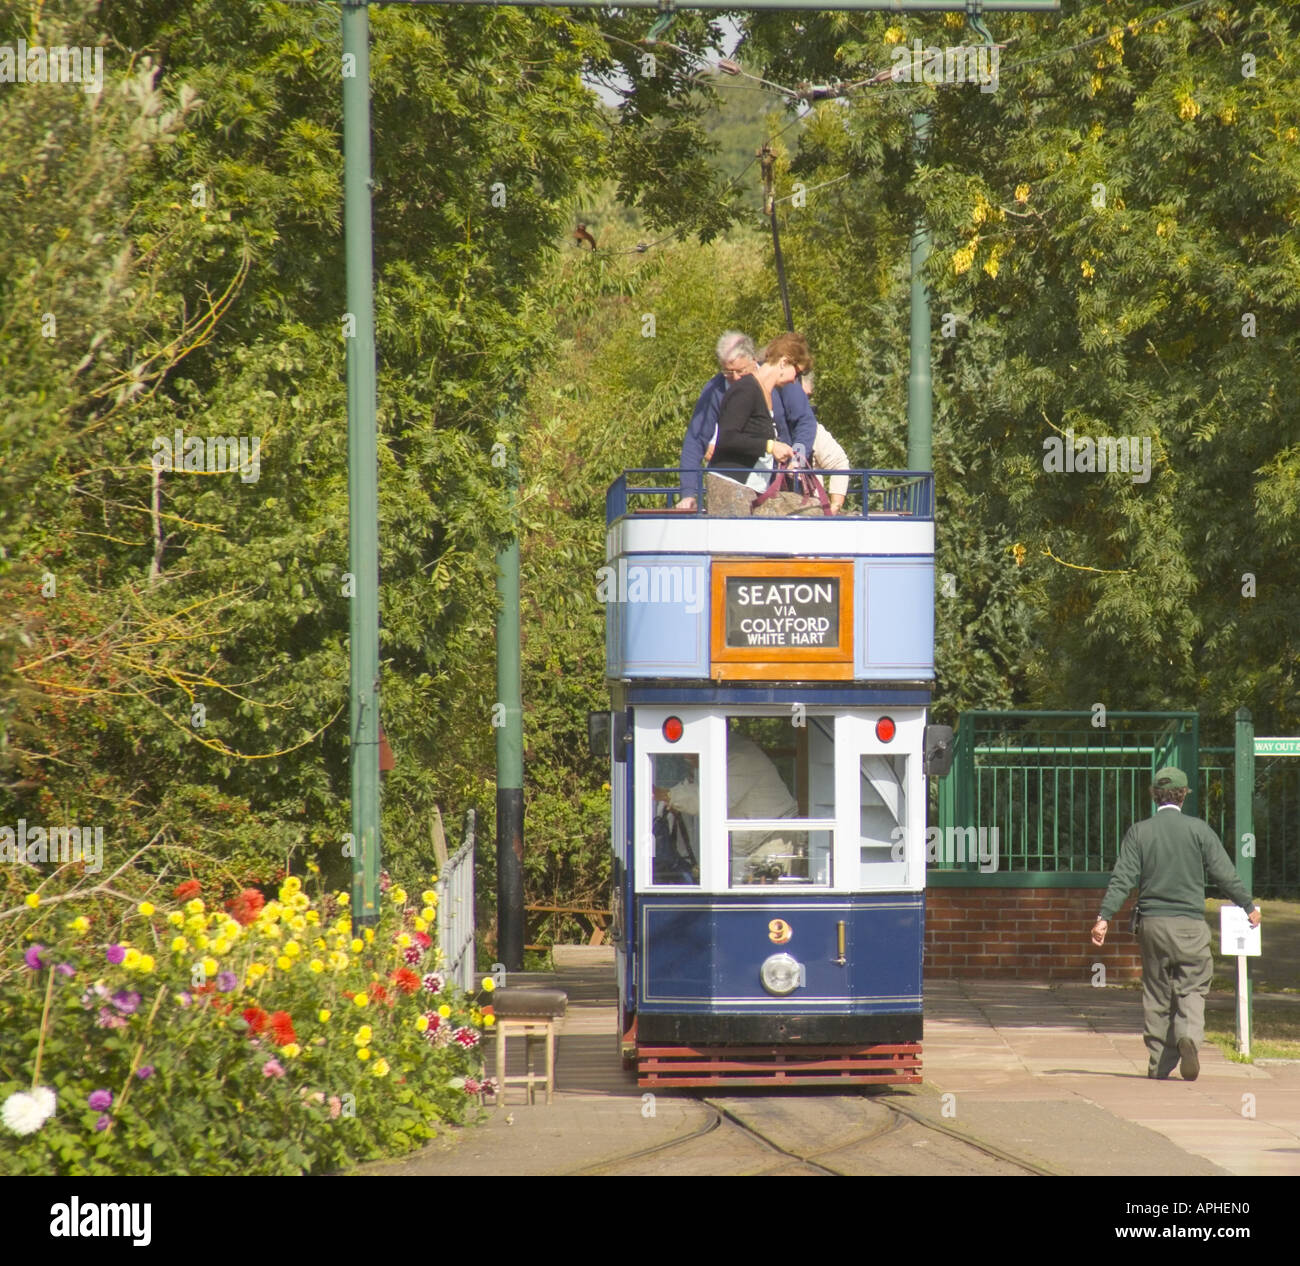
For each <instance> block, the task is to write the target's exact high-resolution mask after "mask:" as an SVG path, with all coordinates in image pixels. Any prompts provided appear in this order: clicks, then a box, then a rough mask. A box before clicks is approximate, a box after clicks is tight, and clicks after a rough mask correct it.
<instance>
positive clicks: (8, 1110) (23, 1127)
mask: <svg viewBox="0 0 1300 1266" xmlns="http://www.w3.org/2000/svg"><path fill="white" fill-rule="evenodd" d="M53 1113H54V1091H52V1090H49V1089H47V1088H46V1087H45V1086H40V1087H38V1088H37V1089H36V1090H33V1091H32V1092H31V1094H27V1093H25V1092H24V1091H21V1090H20V1091H18V1092H17V1093H16V1094H12V1095H10V1096H9V1098H8V1099H6V1100H5V1105H4V1108H3V1109H0V1117H3V1118H4V1123H5V1125H7V1126H8V1127H9V1129H11V1130H12V1131H13V1132H14V1133H15V1134H35V1133H36V1131H37V1130H39V1129H40V1128H41V1126H43V1125H44V1124H45V1122H46V1121H47V1120H48V1119H49V1118H50V1117H51V1116H52V1115H53Z"/></svg>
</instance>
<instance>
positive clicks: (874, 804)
mask: <svg viewBox="0 0 1300 1266" xmlns="http://www.w3.org/2000/svg"><path fill="white" fill-rule="evenodd" d="M860 773H861V796H862V799H861V804H862V810H861V819H860V821H861V829H860V832H859V835H860V839H859V854H860V857H861V868H862V884H863V886H864V887H873V886H875V885H876V884H879V883H882V882H887V881H888V878H889V876H890V875H892V874H894V872H898V873H900V874H901V873H903V871H904V869H905V868H904V865H903V862H902V860H901V856H900V853H901V849H900V842H901V841H902V840H903V839H904V834H905V832H906V830H907V757H906V756H877V755H871V754H867V753H864V754H863V756H862V760H861V765H860Z"/></svg>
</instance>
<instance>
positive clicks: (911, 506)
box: [605, 466, 934, 524]
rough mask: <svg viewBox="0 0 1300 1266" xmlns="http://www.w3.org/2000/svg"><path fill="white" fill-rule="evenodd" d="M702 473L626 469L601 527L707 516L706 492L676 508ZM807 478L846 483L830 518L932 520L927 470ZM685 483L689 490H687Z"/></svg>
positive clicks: (692, 491) (675, 469) (844, 472)
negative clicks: (624, 520) (630, 518)
mask: <svg viewBox="0 0 1300 1266" xmlns="http://www.w3.org/2000/svg"><path fill="white" fill-rule="evenodd" d="M703 473H707V472H700V471H687V470H683V469H682V468H681V467H673V466H639V467H636V468H634V469H631V470H625V471H624V472H623V473H622V474H621V475H620V476H619V477H618V478H617V479H616V480H614V482H613V483H612V484H610V486H609V491H608V492H606V493H605V522H606V523H607V524H609V523H613V522H614V520H615V519H617V518H619V517H621V516H622V515H625V514H627V513H628V512H629V509H631V510H632V511H633V512H635V513H637V514H654V513H656V512H658V513H661V514H664V515H674V516H675V515H682V514H692V515H707V514H708V513H709V511H708V504H707V502H708V497H707V492H706V494H705V496H704V497H703V498H702V499H701V500H700V502H699V503H698V504H697V507H696V509H694V510H682V509H678V508H677V504H676V503H677V502H678V501H680V500H681V499H682V498H683V497H687V496H694V495H695V494H696V491H697V489H698V487H699V481H700V479H701V476H702V474H703ZM812 473H813V474H815V475H816V476H817V478H818V479H820V480H821V481H822V483H823V485H825V482H826V480H827V479H828V478H829V477H830V476H832V475H839V476H845V477H847V478H848V481H849V485H848V491H847V495H846V497H845V501H844V506H843V508H842V509H841V510H840V512H839V513H838V514H837V515H835V516H834V517H835V518H841V519H881V518H891V519H892V518H899V517H908V518H914V519H933V518H934V475H933V474H932V473H930V472H929V471H916V470H816V471H813V472H812ZM634 475H635V476H642V475H650V476H656V477H657V478H656V479H655V480H654V481H653V482H649V483H647V482H644V481H638V482H637V483H635V484H633V483H630V482H629V477H630V476H634ZM688 480H689V484H690V485H693V486H690V487H689V490H688ZM637 500H647V501H648V502H649V504H648V505H637V504H636V502H637ZM814 504H815V502H814ZM714 517H717V515H716V514H715V515H714ZM730 517H738V516H730ZM813 517H818V516H813Z"/></svg>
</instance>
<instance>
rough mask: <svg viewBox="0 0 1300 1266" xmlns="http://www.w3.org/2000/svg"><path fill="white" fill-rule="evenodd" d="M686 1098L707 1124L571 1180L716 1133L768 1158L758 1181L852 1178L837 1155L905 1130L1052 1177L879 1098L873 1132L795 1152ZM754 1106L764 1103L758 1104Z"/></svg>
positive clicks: (723, 1108) (710, 1101) (717, 1108)
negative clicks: (799, 1174) (785, 1174)
mask: <svg viewBox="0 0 1300 1266" xmlns="http://www.w3.org/2000/svg"><path fill="white" fill-rule="evenodd" d="M686 1093H689V1094H690V1097H691V1098H693V1099H695V1100H696V1101H697V1102H698V1103H700V1104H701V1105H702V1106H703V1107H704V1108H705V1110H706V1111H707V1112H708V1114H709V1115H708V1119H707V1120H706V1121H705V1122H704V1124H703V1125H701V1126H699V1127H698V1128H696V1129H694V1130H692V1131H690V1132H689V1133H687V1134H684V1135H681V1136H680V1137H679V1138H674V1139H669V1140H667V1141H666V1142H663V1143H658V1144H655V1145H654V1146H653V1147H646V1148H639V1149H637V1150H636V1151H632V1152H627V1153H624V1154H623V1155H621V1156H617V1157H612V1158H611V1159H609V1160H605V1161H601V1162H599V1163H598V1164H595V1165H589V1166H584V1167H583V1168H582V1169H579V1170H575V1171H573V1174H574V1176H579V1175H582V1176H592V1177H595V1176H600V1175H608V1176H613V1175H616V1174H617V1173H619V1172H620V1171H623V1170H626V1168H627V1167H628V1166H635V1165H636V1164H637V1163H638V1162H641V1161H649V1160H652V1159H653V1158H656V1157H658V1158H663V1157H665V1156H668V1155H669V1154H671V1153H672V1152H674V1151H686V1150H687V1149H688V1148H689V1147H690V1145H691V1144H693V1143H698V1142H699V1141H701V1140H703V1139H705V1138H707V1137H708V1136H710V1135H713V1134H715V1133H717V1132H718V1131H720V1130H723V1131H725V1130H731V1131H735V1132H736V1133H738V1134H739V1135H741V1136H743V1137H744V1138H745V1139H746V1140H748V1141H749V1142H750V1143H751V1144H757V1145H758V1146H759V1147H761V1148H762V1149H764V1150H765V1151H767V1152H770V1153H771V1154H772V1157H773V1161H772V1164H771V1165H769V1166H767V1167H765V1168H762V1169H758V1170H751V1171H749V1172H750V1174H751V1175H752V1176H756V1177H757V1176H761V1175H763V1174H769V1173H774V1172H777V1171H780V1170H786V1169H788V1168H790V1167H791V1166H800V1167H803V1168H804V1170H805V1172H808V1171H811V1173H812V1174H813V1175H815V1176H822V1177H834V1178H840V1177H852V1176H854V1174H855V1172H856V1171H853V1170H848V1169H845V1168H841V1167H837V1166H836V1164H835V1162H834V1158H835V1156H836V1154H837V1153H843V1152H848V1151H850V1150H853V1151H855V1152H856V1151H858V1150H859V1149H863V1148H866V1149H868V1150H870V1149H871V1148H873V1147H875V1146H878V1145H879V1144H881V1143H883V1142H887V1141H892V1140H893V1139H894V1136H896V1135H899V1134H901V1133H902V1132H903V1131H905V1130H906V1129H907V1128H908V1127H909V1126H918V1127H920V1128H921V1129H922V1130H925V1131H927V1132H929V1133H931V1134H933V1135H937V1136H939V1137H941V1138H943V1139H945V1140H949V1141H951V1142H953V1143H956V1144H958V1145H960V1147H962V1148H966V1149H969V1150H970V1151H972V1152H975V1153H978V1154H980V1155H981V1156H983V1157H986V1158H988V1160H989V1161H994V1162H997V1163H999V1164H1001V1165H1004V1166H1010V1167H1012V1168H1013V1169H1015V1170H1018V1171H1020V1173H1021V1174H1023V1175H1025V1176H1032V1177H1050V1176H1054V1175H1055V1172H1056V1171H1054V1170H1050V1169H1046V1168H1044V1167H1043V1166H1041V1165H1038V1164H1036V1163H1035V1162H1033V1161H1031V1160H1028V1159H1026V1158H1025V1157H1022V1156H1016V1155H1014V1154H1013V1153H1011V1152H1007V1151H1005V1150H1003V1149H1002V1148H999V1147H996V1146H994V1145H992V1144H990V1143H987V1142H984V1141H982V1140H980V1139H975V1138H972V1137H970V1136H969V1135H967V1134H964V1133H962V1132H961V1131H960V1130H956V1129H953V1128H952V1127H950V1126H946V1125H941V1124H938V1123H936V1122H934V1121H930V1120H927V1119H926V1118H925V1117H924V1116H922V1115H921V1114H920V1113H918V1112H916V1111H914V1110H912V1109H910V1108H907V1107H904V1106H903V1105H902V1104H901V1103H897V1102H891V1101H890V1100H888V1099H884V1098H881V1097H876V1096H869V1098H870V1102H872V1103H873V1104H875V1105H878V1106H880V1107H882V1108H885V1109H886V1110H887V1111H888V1113H889V1117H888V1119H886V1120H885V1121H884V1122H883V1123H882V1124H881V1125H879V1126H878V1127H877V1128H874V1129H866V1130H864V1131H862V1132H861V1133H859V1134H856V1135H852V1136H851V1137H849V1138H847V1139H845V1140H844V1141H838V1140H836V1141H834V1142H832V1143H831V1144H830V1145H828V1146H823V1147H812V1148H808V1149H797V1148H792V1147H788V1146H783V1145H782V1143H781V1142H779V1141H778V1140H777V1139H775V1138H773V1137H771V1136H770V1135H769V1134H768V1133H765V1132H764V1131H763V1130H761V1129H759V1128H757V1127H756V1126H755V1125H754V1124H753V1123H752V1122H749V1121H746V1120H744V1119H743V1118H742V1117H741V1116H740V1115H738V1114H737V1112H736V1111H734V1110H733V1109H732V1108H731V1107H729V1106H728V1105H727V1104H726V1103H723V1102H720V1101H718V1100H716V1099H714V1098H711V1097H709V1096H707V1095H705V1094H702V1093H700V1092H698V1091H696V1092H686ZM864 1097H865V1096H864ZM755 1102H762V1101H761V1100H758V1099H756V1100H755Z"/></svg>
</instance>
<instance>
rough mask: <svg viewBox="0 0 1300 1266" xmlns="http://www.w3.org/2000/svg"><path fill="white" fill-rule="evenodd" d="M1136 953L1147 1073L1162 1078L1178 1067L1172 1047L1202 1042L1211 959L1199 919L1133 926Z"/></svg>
mask: <svg viewBox="0 0 1300 1266" xmlns="http://www.w3.org/2000/svg"><path fill="white" fill-rule="evenodd" d="M1138 944H1139V945H1140V946H1141V948H1142V1015H1143V1019H1144V1020H1145V1029H1146V1031H1145V1033H1144V1035H1143V1036H1144V1039H1145V1041H1146V1044H1147V1052H1148V1055H1149V1057H1150V1064H1149V1067H1150V1069H1151V1070H1154V1072H1155V1074H1156V1076H1159V1077H1165V1076H1168V1075H1169V1073H1171V1072H1172V1071H1173V1069H1174V1067H1175V1065H1176V1064H1177V1063H1178V1043H1179V1040H1180V1039H1182V1038H1184V1037H1190V1038H1191V1039H1192V1041H1193V1042H1195V1043H1196V1045H1197V1046H1198V1047H1199V1046H1200V1045H1201V1043H1202V1041H1204V1039H1205V995H1206V994H1207V993H1209V992H1210V977H1211V976H1213V974H1214V958H1213V956H1212V955H1211V953H1210V929H1209V927H1208V926H1207V924H1206V922H1205V920H1204V919H1183V918H1174V919H1148V918H1145V917H1144V918H1143V919H1142V921H1141V923H1140V924H1139V925H1138Z"/></svg>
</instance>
